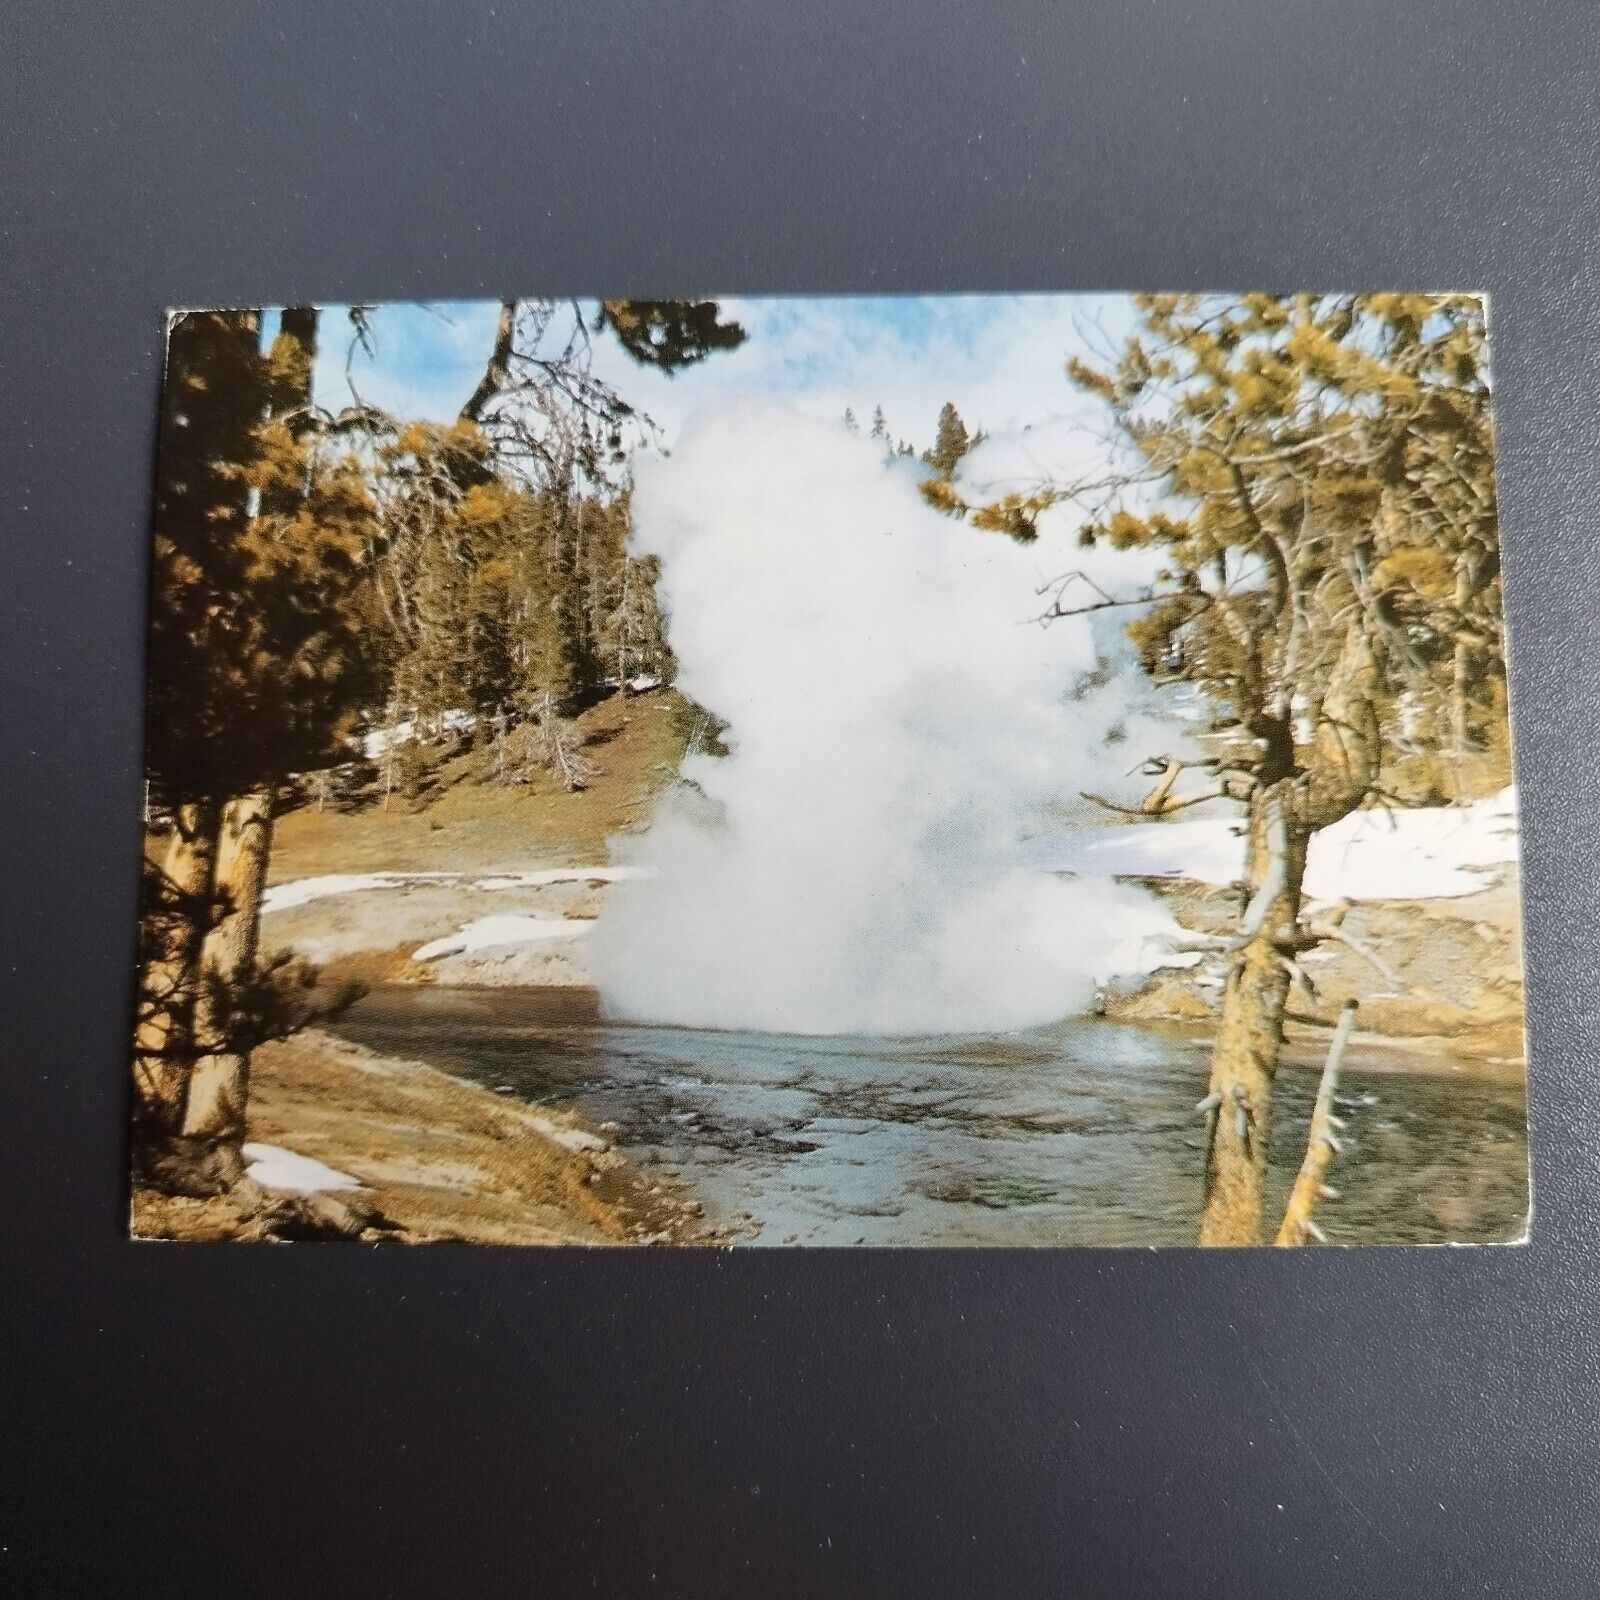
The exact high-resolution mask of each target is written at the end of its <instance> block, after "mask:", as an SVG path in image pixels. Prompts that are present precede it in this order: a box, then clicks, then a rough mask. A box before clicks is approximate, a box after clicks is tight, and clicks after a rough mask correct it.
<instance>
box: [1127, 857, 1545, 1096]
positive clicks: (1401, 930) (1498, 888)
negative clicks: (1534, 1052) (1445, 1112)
mask: <svg viewBox="0 0 1600 1600" xmlns="http://www.w3.org/2000/svg"><path fill="white" fill-rule="evenodd" d="M1513 877H1514V875H1513V874H1506V875H1505V877H1504V878H1502V879H1501V880H1500V881H1499V882H1497V883H1495V884H1494V885H1493V886H1492V887H1489V888H1486V889H1484V890H1483V891H1481V892H1480V893H1477V894H1472V895H1465V896H1462V897H1460V898H1456V899H1441V900H1375V901H1361V902H1357V903H1356V904H1355V905H1353V906H1352V907H1351V908H1350V910H1349V912H1348V914H1347V915H1346V917H1345V920H1344V923H1343V927H1344V928H1345V930H1346V931H1347V932H1349V933H1350V934H1351V935H1353V936H1354V938H1355V939H1356V940H1357V941H1359V943H1361V944H1362V945H1365V946H1366V947H1367V948H1368V949H1370V950H1371V951H1372V952H1373V953H1374V954H1375V955H1376V956H1377V957H1378V960H1379V961H1381V962H1382V963H1383V966H1384V967H1385V968H1387V969H1388V970H1386V971H1384V970H1379V968H1377V967H1376V966H1374V965H1373V963H1372V962H1370V961H1369V960H1367V959H1366V958H1365V957H1363V956H1362V955H1360V954H1358V953H1357V952H1356V951H1355V950H1353V949H1352V948H1350V947H1349V946H1348V945H1345V944H1341V943H1336V942H1330V943H1326V944H1324V945H1322V946H1321V947H1320V948H1319V949H1317V950H1314V951H1311V952H1310V953H1309V954H1308V955H1307V956H1306V957H1305V958H1304V959H1303V961H1302V966H1303V968H1304V970H1305V972H1306V974H1307V975H1308V977H1309V978H1310V980H1311V982H1312V983H1313V984H1314V985H1315V987H1316V995H1315V997H1311V996H1308V995H1306V994H1305V993H1304V992H1303V991H1302V990H1300V989H1298V988H1297V989H1294V990H1292V991H1291V994H1290V1001H1289V1003H1290V1010H1291V1017H1292V1018H1293V1019H1295V1020H1292V1021H1291V1023H1290V1026H1289V1028H1288V1032H1287V1037H1288V1040H1289V1042H1290V1043H1291V1044H1292V1045H1311V1044H1313V1043H1315V1042H1317V1041H1322V1042H1325V1041H1326V1039H1327V1037H1328V1030H1329V1029H1330V1028H1331V1027H1332V1025H1333V1023H1334V1022H1335V1020H1336V1019H1337V1017H1338V1014H1339V1009H1340V1007H1341V1006H1342V1005H1343V1004H1344V1002H1345V1001H1346V1000H1348V999H1355V1000H1357V1001H1358V1002H1359V1003H1360V1010H1359V1011H1358V1013H1357V1033H1356V1038H1357V1040H1358V1042H1361V1043H1365V1044H1377V1045H1385V1046H1388V1047H1390V1048H1391V1049H1393V1050H1394V1051H1395V1052H1396V1057H1397V1059H1396V1066H1397V1068H1399V1067H1407V1066H1413V1065H1416V1064H1419V1063H1420V1059H1421V1058H1422V1057H1424V1056H1426V1057H1427V1058H1428V1059H1429V1060H1430V1061H1433V1062H1437V1061H1449V1062H1451V1063H1452V1064H1453V1065H1454V1067H1455V1068H1456V1069H1457V1070H1463V1071H1468V1070H1475V1071H1519V1070H1521V1068H1522V1064H1523V1059H1524V1040H1523V978H1522V911H1521V903H1520V899H1519V895H1518V890H1517V887H1516V884H1515V882H1514V881H1512V880H1513ZM1149 887H1150V888H1151V889H1152V890H1153V891H1154V892H1156V893H1158V894H1160V895H1161V896H1162V898H1163V899H1164V900H1165V901H1166V902H1167V903H1168V905H1169V906H1170V907H1171V909H1172V911H1173V913H1174V915H1175V916H1176V917H1177V919H1178V920H1179V922H1181V923H1182V924H1183V925H1184V926H1185V927H1188V928H1191V929H1193V930H1195V931H1196V932H1198V933H1201V934H1227V933H1228V932H1230V931H1231V928H1232V927H1233V926H1235V925H1236V922H1237V917H1238V900H1237V896H1236V895H1234V894H1232V893H1230V892H1229V891H1227V890H1224V889H1216V888H1211V887H1209V886H1207V885H1204V884H1195V883H1189V882H1185V881H1181V880H1164V881H1162V882H1159V883H1151V884H1150V885H1149ZM1226 959H1227V958H1226V955H1225V953H1219V952H1212V953H1207V954H1205V955H1203V956H1202V959H1201V960H1200V962H1199V963H1198V964H1197V965H1196V966H1194V967H1191V968H1188V969H1186V970H1182V969H1171V970H1167V971H1162V972H1158V973H1156V974H1155V975H1154V976H1153V977H1152V978H1150V979H1149V980H1148V981H1147V982H1144V983H1141V984H1138V985H1134V986H1125V987H1123V988H1122V989H1121V990H1120V991H1119V992H1114V993H1112V994H1110V995H1108V996H1107V999H1106V1011H1107V1014H1108V1015H1111V1016H1116V1017H1121V1018H1125V1019H1128V1020H1130V1021H1157V1022H1179V1023H1188V1024H1196V1025H1203V1024H1205V1023H1206V1022H1208V1021H1210V1020H1211V1019H1212V1018H1213V1017H1215V1015H1216V1014H1217V1010H1218V1007H1219V1006H1220V1003H1221V998H1222V990H1223V982H1224V974H1225V971H1226ZM1413 1056H1414V1057H1416V1058H1418V1062H1415V1063H1414V1062H1411V1061H1410V1060H1408V1059H1407V1058H1409V1057H1413Z"/></svg>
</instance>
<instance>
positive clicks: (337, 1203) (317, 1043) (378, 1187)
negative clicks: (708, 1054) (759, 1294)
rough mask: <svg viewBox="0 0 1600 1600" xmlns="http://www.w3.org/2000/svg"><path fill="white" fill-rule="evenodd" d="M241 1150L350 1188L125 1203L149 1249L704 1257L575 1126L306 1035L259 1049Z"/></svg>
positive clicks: (251, 1188) (684, 1216) (660, 1194)
mask: <svg viewBox="0 0 1600 1600" xmlns="http://www.w3.org/2000/svg"><path fill="white" fill-rule="evenodd" d="M248 1138H249V1140H251V1141H253V1142H256V1143H261V1144H270V1145H276V1146H279V1147H282V1148H285V1149H288V1150H292V1151H293V1152H294V1153H295V1154H297V1155H302V1156H308V1157H310V1158H312V1159H313V1160H316V1161H321V1162H323V1163H325V1164H326V1165H328V1166H330V1167H332V1168H334V1169H335V1170H336V1171H339V1172H343V1173H346V1174H348V1175H349V1176H350V1177H352V1178H355V1179H357V1180H359V1182H360V1184H361V1188H360V1189H358V1190H346V1191H338V1192H336V1193H329V1194H325V1195H318V1196H309V1197H306V1198H305V1200H300V1199H298V1198H292V1199H286V1198H285V1197H283V1196H281V1195H273V1194H268V1193H266V1192H265V1191H263V1190H261V1189H260V1188H258V1186H257V1185H255V1184H254V1183H245V1184H241V1185H237V1186H236V1187H235V1188H234V1189H233V1190H232V1191H231V1192H230V1193H229V1194H228V1195H227V1196H226V1197H224V1198H220V1199H207V1200H196V1199H185V1198H181V1197H174V1196H170V1195H161V1194H157V1193H156V1192H154V1191H153V1190H150V1189H143V1188H136V1189H135V1191H134V1202H133V1231H134V1234H135V1235H136V1236H137V1237H139V1238H145V1239H190V1240H197V1239H198V1240H205V1239H250V1240H263V1239H266V1240H272V1239H282V1238H305V1237H338V1236H344V1237H357V1238H363V1239H380V1238H387V1239H398V1240H402V1241H406V1242H412V1243H421V1242H429V1241H434V1240H442V1239H457V1240H465V1241H468V1242H472V1243H476V1244H509V1245H530V1244H587V1245H604V1244H626V1243H630V1242H639V1243H643V1242H650V1243H675V1244H685V1243H714V1242H716V1239H715V1237H714V1235H712V1234H711V1233H709V1232H708V1231H706V1230H704V1229H703V1228H702V1227H701V1225H700V1223H699V1222H698V1220H697V1217H698V1208H697V1206H696V1205H695V1203H694V1202H692V1201H684V1200H681V1199H680V1198H678V1197H677V1196H675V1195H673V1194H672V1193H670V1192H669V1191H667V1190H666V1189H665V1188H663V1187H662V1186H661V1185H659V1184H652V1183H649V1182H647V1181H646V1180H645V1179H643V1178H642V1177H641V1176H640V1175H639V1174H638V1173H636V1172H635V1171H634V1170H633V1169H632V1168H631V1167H629V1166H628V1165H627V1164H626V1163H625V1162H624V1161H623V1160H622V1159H621V1158H620V1157H619V1156H618V1155H616V1154H615V1153H614V1152H613V1151H612V1150H611V1149H610V1148H609V1145H608V1144H607V1142H606V1140H605V1138H604V1137H603V1136H602V1135H600V1134H598V1133H596V1132H594V1131H592V1130H590V1129H587V1128H584V1127H583V1126H582V1125H581V1124H579V1123H578V1122H577V1121H576V1120H575V1119H573V1118H571V1117H569V1116H564V1115H560V1114H557V1113H554V1112H548V1111H536V1110H534V1109H532V1108H531V1107H527V1106H524V1105H521V1104H520V1103H518V1102H516V1101H513V1100H506V1099H502V1098H501V1097H500V1096H498V1095H496V1094H493V1093H491V1092H490V1091H489V1090H487V1089H483V1088H480V1087H479V1086H477V1085H476V1084H470V1083H465V1082H463V1081H462V1080H460V1079H458V1078H453V1077H451V1076H450V1075H449V1074H447V1073H444V1072H441V1071H439V1070H438V1069H437V1068H435V1067H430V1066H427V1065H425V1064H424V1063H422V1062H418V1061H399V1060H394V1059H392V1058H389V1057H385V1056H379V1055H375V1054H374V1053H373V1052H371V1051H369V1050H365V1049H362V1048H361V1047H360V1046H359V1045H354V1044H350V1043H347V1042H346V1041H344V1040H341V1039H336V1038H333V1037H332V1036H331V1035H329V1034H326V1033H323V1032H321V1031H319V1030H316V1029H312V1030H308V1031H306V1032H304V1033H301V1034H297V1035H296V1036H295V1037H294V1038H292V1039H289V1040H286V1041H284V1042H282V1043H278V1044H270V1045H265V1046H263V1047H261V1048H260V1049H259V1050H258V1051H257V1052H256V1054H255V1057H254V1061H253V1064H252V1073H251V1085H250V1124H249V1130H248Z"/></svg>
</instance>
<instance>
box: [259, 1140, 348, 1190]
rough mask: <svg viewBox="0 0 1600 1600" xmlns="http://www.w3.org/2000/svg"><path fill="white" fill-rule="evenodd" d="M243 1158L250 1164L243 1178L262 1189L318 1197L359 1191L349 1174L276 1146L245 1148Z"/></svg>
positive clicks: (263, 1145) (260, 1145)
mask: <svg viewBox="0 0 1600 1600" xmlns="http://www.w3.org/2000/svg"><path fill="white" fill-rule="evenodd" d="M244 1158H245V1160H246V1161H248V1162H249V1163H250V1165H249V1166H248V1167H246V1168H245V1176H246V1177H248V1178H254V1179H255V1181H256V1182H257V1183H259V1184H260V1185H261V1187H262V1188H263V1189H287V1190H291V1191H292V1192H293V1193H295V1194H321V1193H323V1192H324V1191H326V1190H329V1189H359V1188H360V1187H361V1185H360V1184H359V1183H358V1182H357V1181H356V1180H355V1179H354V1178H352V1177H351V1176H350V1174H349V1173H348V1172H336V1171H334V1169H333V1168H332V1167H325V1166H324V1165H323V1164H322V1163H321V1162H320V1161H313V1160H312V1159H311V1157H310V1156H302V1155H296V1154H295V1152H294V1151H293V1150H285V1149H283V1148H282V1147H281V1146H279V1145H275V1144H247V1145H246V1146H245V1147H244Z"/></svg>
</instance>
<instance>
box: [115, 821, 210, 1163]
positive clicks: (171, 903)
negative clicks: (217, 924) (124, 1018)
mask: <svg viewBox="0 0 1600 1600" xmlns="http://www.w3.org/2000/svg"><path fill="white" fill-rule="evenodd" d="M216 849H217V808H216V806H215V805H214V804H213V803H212V802H210V801H193V802H190V803H189V804H186V805H180V806H178V807H177V808H176V810H175V811H174V813H173V826H172V836H171V838H170V839H169V840H168V841H167V849H166V853H165V856H164V858H163V860H162V863H161V868H160V879H159V884H158V888H157V890H156V893H157V894H159V896H160V903H158V904H153V905H152V904H147V905H146V906H145V908H144V913H143V914H144V916H145V917H146V918H147V919H148V921H149V925H151V926H155V927H157V928H158V929H159V930H160V931H159V933H158V936H157V938H158V942H157V947H156V948H155V949H154V950H153V951H150V952H148V953H147V957H146V963H145V970H144V972H143V974H142V982H141V990H140V1018H139V1021H138V1024H137V1026H136V1028H135V1032H134V1095H135V1100H136V1120H137V1121H139V1122H141V1123H143V1124H144V1125H145V1126H146V1127H147V1128H149V1129H150V1130H151V1131H152V1132H154V1133H157V1134H160V1135H171V1134H175V1133H176V1132H177V1131H178V1129H179V1124H180V1123H181V1121H182V1117H183V1105H184V1095H185V1092H186V1090H187V1086H188V1078H189V1063H190V1059H191V1057H190V1055H189V1048H190V1046H191V1044H192V1039H193V1029H194V1022H195V1017H194V1011H195V1004H196V1000H197V997H198V994H199V990H200V981H199V977H200V964H201V949H202V946H203V944H204V942H205V937H206V928H207V924H208V922H209V919H210V910H211V905H212V884H213V880H214V874H215V868H216Z"/></svg>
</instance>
